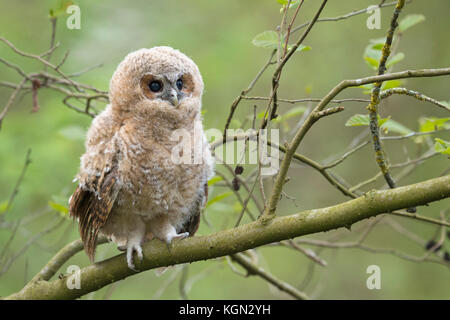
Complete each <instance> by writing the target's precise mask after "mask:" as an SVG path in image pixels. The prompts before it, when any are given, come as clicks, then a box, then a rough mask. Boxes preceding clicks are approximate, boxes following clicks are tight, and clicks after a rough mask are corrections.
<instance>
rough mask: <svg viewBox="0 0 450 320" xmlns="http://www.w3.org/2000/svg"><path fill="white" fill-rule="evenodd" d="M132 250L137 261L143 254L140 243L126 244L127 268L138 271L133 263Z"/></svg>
mask: <svg viewBox="0 0 450 320" xmlns="http://www.w3.org/2000/svg"><path fill="white" fill-rule="evenodd" d="M133 252H136V255H137V258H138V260H139V261H142V259H143V258H144V255H143V254H142V247H141V244H140V243H139V242H138V243H130V242H129V243H128V244H127V264H128V268H130V269H131V270H133V271H136V272H138V271H139V270H137V269H136V267H135V265H134V263H133Z"/></svg>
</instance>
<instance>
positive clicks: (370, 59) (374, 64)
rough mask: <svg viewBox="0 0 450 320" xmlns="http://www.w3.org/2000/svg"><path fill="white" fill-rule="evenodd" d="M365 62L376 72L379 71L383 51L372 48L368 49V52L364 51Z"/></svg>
mask: <svg viewBox="0 0 450 320" xmlns="http://www.w3.org/2000/svg"><path fill="white" fill-rule="evenodd" d="M363 57H364V60H365V61H366V62H367V64H368V65H369V67H371V68H372V69H374V70H376V69H378V65H379V63H380V59H381V51H380V50H375V49H372V47H371V46H368V47H366V50H365V51H364V56H363Z"/></svg>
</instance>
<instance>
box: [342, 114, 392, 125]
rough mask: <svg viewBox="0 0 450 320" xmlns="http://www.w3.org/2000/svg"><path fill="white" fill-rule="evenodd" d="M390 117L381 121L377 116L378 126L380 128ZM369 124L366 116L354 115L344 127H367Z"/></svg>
mask: <svg viewBox="0 0 450 320" xmlns="http://www.w3.org/2000/svg"><path fill="white" fill-rule="evenodd" d="M389 119H390V117H387V118H383V119H381V118H380V116H378V126H379V127H381V126H382V125H383V124H384V123H385V122H386V121H388V120H389ZM369 124H370V118H369V115H368V114H355V115H353V116H352V117H350V119H348V120H347V122H346V123H345V126H346V127H358V126H368V125H369Z"/></svg>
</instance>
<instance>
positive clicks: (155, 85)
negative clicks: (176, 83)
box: [148, 81, 163, 92]
mask: <svg viewBox="0 0 450 320" xmlns="http://www.w3.org/2000/svg"><path fill="white" fill-rule="evenodd" d="M148 87H149V88H150V90H151V91H152V92H159V91H161V89H162V87H163V84H162V83H161V81H152V82H150V84H149V85H148Z"/></svg>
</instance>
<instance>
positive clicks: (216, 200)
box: [206, 191, 233, 207]
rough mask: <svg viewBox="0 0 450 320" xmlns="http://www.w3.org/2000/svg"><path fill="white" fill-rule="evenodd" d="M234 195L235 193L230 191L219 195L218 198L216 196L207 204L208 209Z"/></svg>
mask: <svg viewBox="0 0 450 320" xmlns="http://www.w3.org/2000/svg"><path fill="white" fill-rule="evenodd" d="M232 194H233V191H228V192H225V193H222V194H219V195H217V196H215V197H214V198H212V199H211V200H209V201H208V203H207V204H206V207H209V206H210V205H212V204H214V203H216V202H219V201H221V200H223V199H225V198H228V197H229V196H231V195H232Z"/></svg>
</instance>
